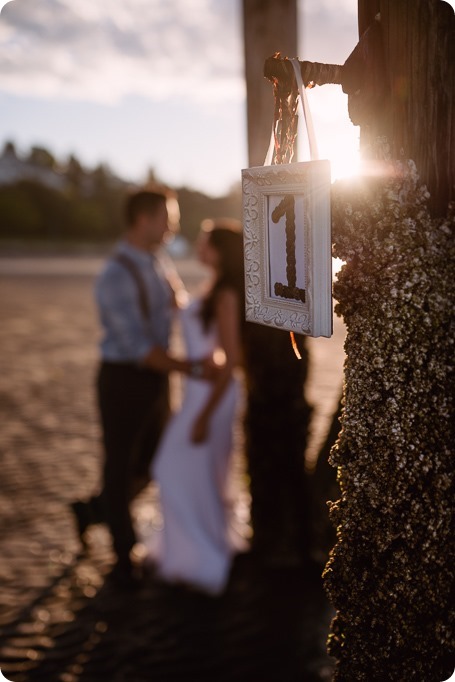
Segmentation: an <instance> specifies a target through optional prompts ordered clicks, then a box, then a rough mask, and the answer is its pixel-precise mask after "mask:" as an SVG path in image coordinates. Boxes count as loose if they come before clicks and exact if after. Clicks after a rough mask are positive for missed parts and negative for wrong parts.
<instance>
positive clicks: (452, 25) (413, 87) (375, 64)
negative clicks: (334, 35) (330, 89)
mask: <svg viewBox="0 0 455 682" xmlns="http://www.w3.org/2000/svg"><path fill="white" fill-rule="evenodd" d="M359 34H360V38H359V43H358V45H357V46H356V47H355V48H354V50H353V51H352V53H351V55H349V57H348V59H347V60H346V62H345V63H344V65H343V66H340V65H336V64H320V63H317V62H308V61H302V62H300V68H301V73H302V80H303V82H304V84H305V85H306V86H308V85H309V84H313V85H323V84H325V83H340V84H341V85H342V87H343V91H344V92H346V93H347V94H348V108H349V115H350V117H351V120H352V122H353V123H354V124H355V125H359V126H360V148H361V153H362V157H363V158H365V159H370V158H374V155H375V154H376V151H375V149H376V144H375V142H376V139H377V138H378V137H385V138H387V141H388V144H389V147H390V156H391V158H394V159H400V158H410V159H413V161H414V162H415V163H416V166H417V170H418V173H419V175H420V178H421V180H422V182H423V183H424V184H426V185H427V187H428V189H429V192H430V194H431V201H430V208H431V210H432V213H433V214H434V215H445V213H446V211H447V206H448V204H449V202H450V201H452V200H455V87H454V84H455V15H454V12H453V10H452V8H451V6H450V5H449V4H448V3H446V2H443V0H359ZM264 75H265V76H266V77H267V78H269V79H270V80H271V81H272V82H275V81H278V82H279V85H280V87H282V88H283V89H286V88H288V89H289V90H291V89H292V88H295V78H294V74H293V70H292V65H291V63H290V62H289V61H288V60H287V59H286V58H284V59H282V58H280V57H276V56H269V58H268V59H267V60H266V61H265V63H264Z"/></svg>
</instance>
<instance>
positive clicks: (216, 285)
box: [151, 220, 244, 594]
mask: <svg viewBox="0 0 455 682" xmlns="http://www.w3.org/2000/svg"><path fill="white" fill-rule="evenodd" d="M197 248H198V258H199V260H200V261H201V262H202V263H203V264H204V265H207V266H209V267H210V268H211V270H212V272H213V280H212V283H211V285H210V287H209V289H208V291H207V292H206V294H205V296H203V297H202V298H200V299H195V300H193V301H192V302H191V303H190V304H189V305H188V306H187V307H185V308H183V309H182V310H181V311H180V313H179V314H180V319H181V327H182V334H183V338H184V342H185V345H186V353H187V357H188V359H189V360H198V359H200V358H203V357H207V356H211V355H213V354H214V352H215V351H216V350H218V349H221V350H222V351H223V352H224V356H225V361H224V364H223V365H222V367H221V369H220V371H219V372H218V373H217V374H216V378H215V380H214V381H210V382H209V381H204V380H201V379H198V378H192V377H189V378H187V379H186V385H185V391H184V398H183V402H182V406H181V408H180V410H179V411H178V412H177V413H175V414H174V415H173V417H172V418H171V420H170V421H169V423H168V426H167V428H166V429H165V432H164V434H163V436H162V439H161V442H160V444H159V446H158V450H157V452H156V455H155V457H154V460H153V464H152V472H151V473H152V477H153V479H154V480H155V481H156V482H157V484H158V487H159V498H160V503H161V511H162V516H163V522H164V527H163V530H162V531H159V532H158V536H157V538H156V546H155V548H154V550H153V551H152V555H151V559H152V560H153V563H154V565H155V567H156V569H157V573H158V575H159V576H160V577H161V578H163V579H164V580H166V581H170V582H176V583H184V584H188V585H191V586H194V587H196V588H199V589H201V590H203V591H206V592H209V593H211V594H219V593H220V592H222V591H223V590H224V588H225V586H226V583H227V580H228V578H229V571H230V567H231V562H232V557H233V554H234V552H235V551H237V549H240V547H239V545H238V544H237V543H236V541H235V539H234V535H233V533H232V531H231V529H230V523H229V510H228V505H227V500H226V485H227V477H228V467H229V462H230V454H231V451H232V431H233V422H234V416H235V409H236V403H237V400H238V396H239V384H238V380H237V379H236V377H235V375H234V370H235V368H236V367H237V366H238V365H240V363H241V335H242V325H243V319H244V315H243V296H244V293H243V292H244V275H243V237H242V232H241V229H240V224H239V223H238V222H237V221H233V220H229V221H228V220H218V221H204V222H203V223H202V226H201V233H200V236H199V239H198V244H197ZM236 545H237V546H236Z"/></svg>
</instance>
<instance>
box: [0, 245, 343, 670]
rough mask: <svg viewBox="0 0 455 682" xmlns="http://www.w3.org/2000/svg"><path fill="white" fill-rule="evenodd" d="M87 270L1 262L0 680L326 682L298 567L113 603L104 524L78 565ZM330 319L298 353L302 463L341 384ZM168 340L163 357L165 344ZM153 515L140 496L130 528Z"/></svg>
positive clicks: (250, 567) (93, 447) (239, 571)
mask: <svg viewBox="0 0 455 682" xmlns="http://www.w3.org/2000/svg"><path fill="white" fill-rule="evenodd" d="M101 263H102V261H101V260H100V258H98V257H79V258H71V257H67V258H62V257H59V258H52V259H49V258H44V257H43V258H29V259H24V258H0V319H1V321H2V323H1V325H0V418H1V435H0V450H1V461H2V476H1V482H0V583H1V606H0V638H1V640H0V669H1V670H2V672H3V674H4V675H5V676H6V677H7V678H8V679H10V680H12V681H13V682H25V681H28V680H43V681H44V680H46V682H49V681H51V680H59V681H61V682H82V681H93V682H100V681H101V680H104V679H111V680H133V681H135V682H141V680H154V681H161V680H162V681H163V682H164V681H166V680H193V679H194V680H204V679H207V680H212V681H214V682H216V681H218V680H219V681H220V682H222V681H224V680H226V681H228V680H232V681H233V682H234V681H237V680H245V681H246V680H248V682H254V681H255V680H271V681H272V680H276V682H285V681H286V680H289V681H291V680H297V679H298V680H300V681H302V680H323V679H330V665H329V661H328V659H327V658H326V657H325V655H324V652H323V651H321V641H323V639H324V636H325V635H324V632H321V628H323V627H324V623H325V626H326V621H324V617H321V612H320V611H318V612H317V613H315V612H314V609H316V610H317V609H318V608H319V607H318V601H317V600H316V601H315V600H314V599H313V600H312V601H311V602H310V601H309V600H308V599H307V596H308V595H307V593H306V592H305V579H304V576H302V575H301V573H299V571H297V570H295V569H277V568H274V569H271V568H270V569H267V568H264V567H260V566H257V565H256V564H255V561H254V559H252V558H251V557H244V558H243V559H242V558H241V559H239V561H238V562H236V564H235V565H234V569H233V575H232V579H231V583H230V586H229V589H228V591H227V594H226V595H225V596H224V597H223V598H221V599H210V598H207V597H203V596H201V595H199V594H196V593H190V592H185V591H184V590H180V589H177V588H168V587H166V586H163V585H159V584H158V583H157V582H154V581H150V584H147V585H146V586H145V587H144V589H143V590H141V592H140V593H135V594H134V595H130V594H127V595H125V594H118V593H117V592H115V591H113V589H112V588H111V587H110V586H109V585H108V584H107V583H105V581H104V578H105V576H106V575H107V573H108V572H109V570H110V568H111V565H112V554H111V551H110V545H109V538H108V536H107V532H106V530H105V529H104V528H103V527H95V528H94V529H93V530H92V531H91V532H90V536H89V544H90V549H89V552H88V553H87V554H81V552H80V545H79V542H78V539H77V537H76V534H75V532H74V526H73V519H72V517H71V515H70V513H69V511H68V503H69V502H70V501H71V500H73V499H76V498H79V497H84V496H86V495H87V494H89V493H90V492H91V491H92V490H94V489H95V488H96V487H97V484H98V480H99V464H100V456H101V450H100V433H99V426H98V423H97V419H96V410H95V406H94V392H93V380H94V374H95V368H96V364H97V357H98V356H97V345H96V344H97V340H98V338H99V329H98V325H97V319H96V311H95V309H94V305H93V300H92V286H93V278H94V276H95V274H96V272H98V270H99V267H100V265H101ZM179 269H180V272H181V276H182V278H183V280H184V281H185V283H186V284H187V286H188V287H189V289H190V290H194V289H195V288H196V287H197V286H198V283H199V282H200V280H201V271H200V269H199V268H198V267H197V266H195V264H194V263H193V262H191V261H181V262H180V263H179ZM334 322H335V333H334V336H333V337H332V339H309V341H308V343H309V348H310V354H311V376H310V381H309V384H308V398H309V400H310V401H311V402H312V403H313V404H314V406H315V419H314V426H313V432H314V433H313V439H312V444H311V446H310V449H309V453H308V456H309V464H310V465H311V462H312V460H313V459H314V457H315V454H316V453H317V447H318V443H320V442H321V440H322V439H323V437H324V434H325V429H326V428H327V426H328V423H329V421H330V417H331V414H332V412H333V410H334V408H335V405H336V402H337V400H338V396H339V391H340V388H341V375H342V363H343V349H342V346H343V338H344V328H343V325H342V324H341V322H340V321H339V320H338V319H335V320H334ZM173 343H174V344H175V348H176V349H177V350H178V348H179V339H178V337H177V336H175V337H174V341H173ZM174 399H175V400H178V383H175V384H174ZM236 443H237V452H236V466H235V468H234V475H233V489H234V490H235V488H237V493H238V499H239V500H240V504H239V507H238V510H239V514H238V516H239V524H242V523H243V524H244V525H245V524H246V521H247V510H246V507H247V501H248V491H247V487H246V482H245V477H244V476H243V469H242V454H241V444H242V437H241V432H240V427H239V426H238V427H237V439H236ZM152 508H153V491H151V490H149V491H146V493H144V495H143V496H141V498H140V500H138V502H137V505H136V507H135V514H136V516H137V519H138V523H147V522H149V521H150V515H151V513H152V512H151V511H150V510H151V509H152ZM245 530H247V526H245ZM283 571H284V572H283ZM319 606H320V609H321V610H322V611H323V610H324V609H325V608H326V607H325V604H324V600H323V598H322V596H321V601H320V603H319ZM303 659H304V660H303Z"/></svg>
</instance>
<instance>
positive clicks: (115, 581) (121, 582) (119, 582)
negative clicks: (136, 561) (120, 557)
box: [107, 564, 144, 592]
mask: <svg viewBox="0 0 455 682" xmlns="http://www.w3.org/2000/svg"><path fill="white" fill-rule="evenodd" d="M107 579H108V581H109V582H110V583H111V584H112V585H113V586H114V587H115V588H117V589H119V590H122V591H126V592H133V591H135V590H140V589H141V588H142V587H144V580H143V577H142V574H141V572H140V571H137V570H135V568H134V567H132V566H131V567H126V566H122V565H119V564H116V565H115V566H114V568H113V569H112V571H111V572H110V573H109V575H108V577H107Z"/></svg>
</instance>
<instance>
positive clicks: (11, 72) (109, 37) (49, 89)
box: [0, 0, 244, 105]
mask: <svg viewBox="0 0 455 682" xmlns="http://www.w3.org/2000/svg"><path fill="white" fill-rule="evenodd" d="M0 55H1V56H0V77H1V81H2V87H3V89H4V90H9V91H10V92H14V93H16V94H21V93H22V94H25V93H26V94H27V95H35V96H44V97H65V98H69V99H85V100H92V101H101V102H111V103H114V102H117V101H119V100H121V99H122V98H123V97H125V96H127V95H132V94H139V95H142V96H145V97H150V98H152V99H158V100H160V99H163V98H167V97H169V96H172V95H175V94H176V93H180V95H181V96H182V97H188V98H190V99H194V100H198V101H200V102H206V103H207V105H209V104H210V101H211V100H212V99H216V100H217V101H219V100H226V99H228V98H232V97H234V98H236V99H237V100H238V99H241V98H243V95H244V84H243V70H242V45H241V26H240V0H234V1H233V0H223V1H220V0H191V2H188V1H187V0H167V1H166V2H163V1H162V0H122V2H115V3H114V2H112V3H106V2H104V1H103V0H14V1H13V2H9V3H8V4H7V5H6V6H5V7H4V10H3V12H2V15H1V20H0Z"/></svg>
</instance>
